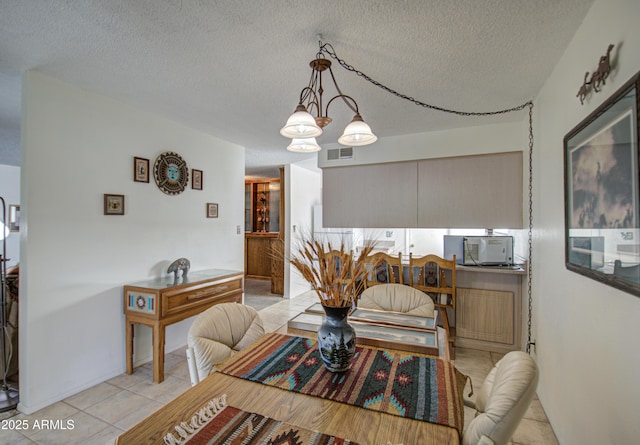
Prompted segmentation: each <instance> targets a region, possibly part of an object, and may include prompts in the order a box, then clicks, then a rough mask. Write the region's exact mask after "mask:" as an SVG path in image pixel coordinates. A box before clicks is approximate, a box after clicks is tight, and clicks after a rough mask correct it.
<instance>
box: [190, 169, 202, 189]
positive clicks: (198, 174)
mask: <svg viewBox="0 0 640 445" xmlns="http://www.w3.org/2000/svg"><path fill="white" fill-rule="evenodd" d="M191 188H192V189H194V190H202V170H196V169H195V168H192V169H191Z"/></svg>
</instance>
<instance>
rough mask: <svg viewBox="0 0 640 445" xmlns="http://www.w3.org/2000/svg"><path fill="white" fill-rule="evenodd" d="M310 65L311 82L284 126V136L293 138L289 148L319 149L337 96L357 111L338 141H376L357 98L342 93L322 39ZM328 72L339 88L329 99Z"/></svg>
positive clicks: (311, 150)
mask: <svg viewBox="0 0 640 445" xmlns="http://www.w3.org/2000/svg"><path fill="white" fill-rule="evenodd" d="M309 66H310V67H311V79H310V80H309V85H307V86H306V87H304V88H303V89H302V91H301V92H300V101H299V103H298V106H297V107H296V109H295V111H294V113H293V114H292V115H291V116H290V117H289V119H288V120H287V123H286V124H285V126H284V127H282V129H281V130H280V134H281V135H282V136H284V137H287V138H291V139H292V141H291V144H290V145H289V146H288V147H287V150H289V151H295V152H304V153H311V152H315V151H319V150H320V146H319V145H318V143H317V142H316V139H315V138H316V137H318V136H320V135H321V134H322V129H323V128H324V127H326V126H327V125H329V124H330V123H331V120H332V119H331V118H330V117H329V106H330V105H331V104H332V103H333V101H334V100H336V99H341V100H342V101H343V102H344V103H345V104H346V105H347V106H348V107H349V108H350V109H351V110H352V111H353V112H354V113H355V115H354V116H353V119H352V120H351V123H349V125H347V127H346V128H345V129H344V133H343V134H342V136H340V138H338V142H339V143H340V144H342V145H346V146H362V145H369V144H373V143H374V142H375V141H376V140H377V139H378V137H377V136H376V135H375V134H373V132H372V131H371V128H370V127H369V125H367V123H366V122H365V121H364V120H363V119H362V116H360V111H359V110H358V104H357V102H356V101H355V99H353V98H352V97H351V96H348V95H346V94H343V93H342V90H340V87H339V86H338V83H337V82H336V78H335V76H334V75H333V71H332V70H331V61H330V60H327V59H326V58H325V57H324V55H323V54H322V44H321V42H320V51H318V53H317V54H316V58H315V59H313V60H312V61H311V62H310V63H309ZM325 72H328V73H329V75H330V77H331V81H332V82H333V86H334V87H335V89H336V91H337V92H338V94H336V95H335V96H333V97H331V98H330V99H328V100H326V98H325V97H324V93H325V90H324V85H323V79H322V76H323V73H325ZM325 101H326V105H325ZM312 113H313V114H312Z"/></svg>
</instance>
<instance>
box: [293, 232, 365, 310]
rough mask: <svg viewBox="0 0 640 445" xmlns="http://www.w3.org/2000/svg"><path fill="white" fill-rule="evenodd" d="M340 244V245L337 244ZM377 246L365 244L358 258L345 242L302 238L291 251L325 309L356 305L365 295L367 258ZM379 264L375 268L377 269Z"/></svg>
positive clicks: (295, 262)
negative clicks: (363, 291)
mask: <svg viewBox="0 0 640 445" xmlns="http://www.w3.org/2000/svg"><path fill="white" fill-rule="evenodd" d="M336 244H339V245H336ZM374 247H375V243H374V242H373V241H368V242H365V245H364V246H362V248H361V250H360V254H359V255H358V258H357V259H354V255H353V252H352V251H351V250H350V249H349V247H348V246H347V245H346V243H345V242H344V240H341V241H340V242H338V243H336V242H334V243H331V241H330V240H325V239H314V238H313V237H311V236H308V235H306V236H305V235H303V236H301V237H300V238H299V239H298V240H297V243H296V244H295V245H293V246H292V248H291V251H292V253H291V255H290V258H289V261H290V263H291V264H293V266H294V267H295V268H296V269H297V270H298V271H299V272H300V274H301V275H302V277H303V278H304V279H305V280H307V281H308V282H309V283H310V284H311V287H312V289H313V290H314V291H315V292H316V294H318V297H319V298H320V302H321V303H322V304H323V305H325V306H333V307H345V306H353V305H354V301H355V298H356V297H357V296H358V295H359V294H360V293H361V292H362V290H363V289H362V286H363V285H364V278H365V275H366V274H367V272H368V271H367V269H366V266H365V263H364V259H365V258H366V257H367V256H368V255H370V254H371V252H372V251H373V249H374ZM376 266H377V265H374V268H375V267H376Z"/></svg>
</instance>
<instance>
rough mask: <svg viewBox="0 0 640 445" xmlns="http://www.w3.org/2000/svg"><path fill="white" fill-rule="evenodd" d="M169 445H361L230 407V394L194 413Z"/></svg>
mask: <svg viewBox="0 0 640 445" xmlns="http://www.w3.org/2000/svg"><path fill="white" fill-rule="evenodd" d="M164 442H165V444H167V445H358V444H357V443H356V442H351V441H349V440H346V439H342V438H340V437H335V436H331V435H329V434H324V433H321V432H318V431H311V430H308V429H305V428H300V427H297V426H295V425H291V424H289V423H286V422H282V421H279V420H275V419H272V418H270V417H266V416H263V415H261V414H257V413H252V412H248V411H243V410H241V409H239V408H236V407H233V406H227V404H226V395H224V396H222V397H220V398H218V399H214V400H212V401H211V402H209V404H208V405H206V406H204V407H203V408H202V409H201V410H200V411H198V412H197V413H195V414H194V416H193V417H192V419H191V422H190V423H188V422H183V423H181V424H180V425H177V426H176V427H175V432H174V433H169V434H167V435H166V436H165V438H164Z"/></svg>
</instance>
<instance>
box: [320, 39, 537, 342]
mask: <svg viewBox="0 0 640 445" xmlns="http://www.w3.org/2000/svg"><path fill="white" fill-rule="evenodd" d="M318 45H319V46H320V51H319V52H320V53H322V52H324V53H326V54H327V55H329V57H331V58H332V59H334V60H336V61H337V62H338V63H339V64H340V66H341V67H343V68H344V69H346V70H347V71H351V72H352V73H355V74H356V75H358V76H359V77H362V78H363V79H365V80H366V81H367V82H369V83H371V84H373V85H375V86H377V87H379V88H382V89H383V90H385V91H386V92H388V93H391V94H393V95H394V96H397V97H399V98H401V99H405V100H408V101H409V102H413V103H414V104H416V105H418V106H420V107H423V108H428V109H431V110H435V111H441V112H443V113H449V114H456V115H458V116H494V115H499V114H506V113H512V112H515V111H522V110H524V109H525V108H529V230H528V234H527V238H528V250H529V254H528V259H527V296H528V300H529V301H528V320H527V346H526V351H527V353H529V354H530V353H531V346H534V347H535V341H532V340H531V319H532V307H533V292H532V277H531V275H532V273H533V265H532V259H533V101H531V100H529V101H527V102H525V103H523V104H521V105H518V106H515V107H512V108H506V109H504V110H497V111H479V112H473V111H458V110H452V109H448V108H444V107H439V106H437V105H431V104H428V103H426V102H422V101H419V100H417V99H414V98H413V97H411V96H407V95H406V94H402V93H399V92H397V91H396V90H393V89H391V88H389V87H388V86H386V85H383V84H382V83H380V82H378V81H377V80H374V79H372V78H371V77H369V76H367V75H366V74H365V73H363V72H362V71H360V70H357V69H356V68H354V67H353V66H351V65H349V64H348V63H347V62H345V61H344V60H343V59H341V58H340V57H338V55H337V54H336V52H335V50H334V49H333V46H332V45H331V44H330V43H322V40H318Z"/></svg>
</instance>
